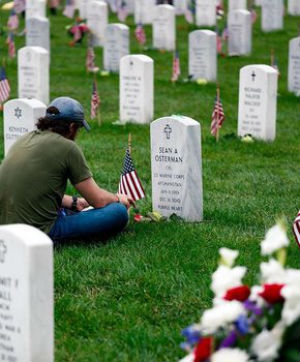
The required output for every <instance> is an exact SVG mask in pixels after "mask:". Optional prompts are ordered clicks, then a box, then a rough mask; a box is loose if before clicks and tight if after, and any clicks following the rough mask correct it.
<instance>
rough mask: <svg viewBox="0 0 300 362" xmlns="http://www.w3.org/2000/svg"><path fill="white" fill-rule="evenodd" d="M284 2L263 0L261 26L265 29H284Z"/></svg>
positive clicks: (280, 0)
mask: <svg viewBox="0 0 300 362" xmlns="http://www.w3.org/2000/svg"><path fill="white" fill-rule="evenodd" d="M283 15H284V2H283V0H263V1H262V16H261V28H262V30H263V31H265V32H268V31H273V30H281V29H283Z"/></svg>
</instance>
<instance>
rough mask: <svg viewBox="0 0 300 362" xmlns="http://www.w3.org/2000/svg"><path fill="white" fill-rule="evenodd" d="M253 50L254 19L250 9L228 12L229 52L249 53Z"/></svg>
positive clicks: (230, 53)
mask: <svg viewBox="0 0 300 362" xmlns="http://www.w3.org/2000/svg"><path fill="white" fill-rule="evenodd" d="M251 50H252V20H251V13H250V11H248V10H234V11H232V12H230V13H229V14H228V54H229V55H230V56H236V55H248V54H250V53H251Z"/></svg>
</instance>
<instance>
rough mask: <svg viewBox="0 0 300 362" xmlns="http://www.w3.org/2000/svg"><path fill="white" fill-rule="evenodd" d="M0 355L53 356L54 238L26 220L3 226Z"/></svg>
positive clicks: (27, 359) (46, 359) (36, 360)
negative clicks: (23, 223) (51, 238)
mask: <svg viewBox="0 0 300 362" xmlns="http://www.w3.org/2000/svg"><path fill="white" fill-rule="evenodd" d="M0 296H1V298H0V299H1V300H0V325H1V343H0V356H1V360H2V361H7V362H9V361H10V362H53V359H54V351H53V350H54V348H53V344H54V333H53V329H54V318H53V255H52V242H51V240H50V239H49V237H48V236H47V235H46V234H44V233H42V232H41V231H39V230H37V229H35V228H33V227H32V226H28V225H21V224H18V225H6V226H0Z"/></svg>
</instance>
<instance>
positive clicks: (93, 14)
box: [87, 0, 108, 46]
mask: <svg viewBox="0 0 300 362" xmlns="http://www.w3.org/2000/svg"><path fill="white" fill-rule="evenodd" d="M107 23H108V6H107V4H106V2H104V1H99V0H92V1H90V2H89V4H88V9H87V25H88V27H89V29H90V30H91V32H92V34H93V45H94V46H103V45H104V42H105V29H106V26H107Z"/></svg>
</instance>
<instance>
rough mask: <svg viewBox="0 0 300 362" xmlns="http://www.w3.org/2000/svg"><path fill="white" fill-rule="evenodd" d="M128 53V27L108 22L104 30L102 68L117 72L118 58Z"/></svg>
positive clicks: (118, 66)
mask: <svg viewBox="0 0 300 362" xmlns="http://www.w3.org/2000/svg"><path fill="white" fill-rule="evenodd" d="M128 54H129V28H128V26H127V25H124V24H109V25H107V27H106V30H105V43H104V69H105V70H107V71H111V72H119V69H120V60H121V58H123V57H124V56H125V55H128Z"/></svg>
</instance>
